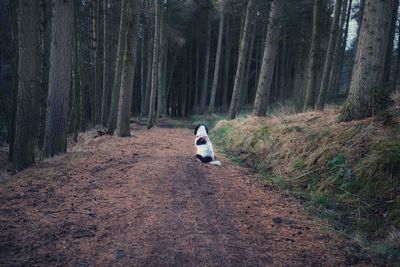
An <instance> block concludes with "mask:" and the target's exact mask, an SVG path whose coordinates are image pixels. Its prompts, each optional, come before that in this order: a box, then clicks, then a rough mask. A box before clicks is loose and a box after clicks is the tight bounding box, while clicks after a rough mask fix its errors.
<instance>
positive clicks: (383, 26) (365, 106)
mask: <svg viewBox="0 0 400 267" xmlns="http://www.w3.org/2000/svg"><path fill="white" fill-rule="evenodd" d="M394 2H395V1H394V0H387V1H375V0H365V6H364V15H363V23H362V24H361V30H360V38H359V41H358V42H359V43H358V47H357V54H356V58H355V64H354V68H353V74H352V78H351V82H350V92H349V96H348V98H347V101H346V103H345V105H344V106H343V108H342V111H341V114H340V116H339V119H340V120H341V121H350V120H354V119H363V118H366V117H369V116H371V115H373V114H376V112H378V111H379V110H380V109H382V108H385V107H386V104H387V103H386V100H387V99H385V98H386V95H385V94H386V92H384V90H383V71H384V62H385V55H386V51H385V50H386V48H387V43H388V40H389V34H390V27H389V26H390V23H391V15H392V12H389V14H388V10H390V11H391V10H393V6H394Z"/></svg>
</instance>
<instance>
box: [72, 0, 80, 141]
mask: <svg viewBox="0 0 400 267" xmlns="http://www.w3.org/2000/svg"><path fill="white" fill-rule="evenodd" d="M74 16H75V28H74V30H75V40H74V41H75V46H74V48H75V50H74V70H73V83H74V86H73V88H74V103H73V105H74V112H75V114H74V125H73V129H74V136H73V140H74V142H77V141H78V133H79V129H80V126H81V118H82V115H81V112H82V108H81V103H82V102H81V97H82V96H81V91H82V89H81V37H80V29H79V25H80V14H79V6H77V5H75V7H74Z"/></svg>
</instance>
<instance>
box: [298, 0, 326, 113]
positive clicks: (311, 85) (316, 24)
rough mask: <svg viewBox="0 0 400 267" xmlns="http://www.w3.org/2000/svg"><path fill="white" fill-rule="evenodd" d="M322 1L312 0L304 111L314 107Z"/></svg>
mask: <svg viewBox="0 0 400 267" xmlns="http://www.w3.org/2000/svg"><path fill="white" fill-rule="evenodd" d="M322 1H323V0H314V10H313V32H312V40H311V49H310V61H309V66H308V77H307V90H306V97H305V99H304V106H303V111H306V110H307V109H308V108H310V107H314V101H315V91H316V86H317V77H316V76H317V75H316V74H317V65H318V50H319V49H318V46H319V39H320V38H319V33H320V28H321V26H320V20H321V18H320V17H321V13H322V12H321V11H322Z"/></svg>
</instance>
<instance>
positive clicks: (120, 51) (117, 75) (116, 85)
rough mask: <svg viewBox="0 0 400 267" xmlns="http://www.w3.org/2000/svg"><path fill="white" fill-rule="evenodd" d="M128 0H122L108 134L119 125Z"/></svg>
mask: <svg viewBox="0 0 400 267" xmlns="http://www.w3.org/2000/svg"><path fill="white" fill-rule="evenodd" d="M127 1H128V0H122V2H121V19H120V25H119V34H118V48H117V58H116V62H115V72H114V82H113V89H112V94H111V104H110V116H109V118H108V124H107V128H108V133H110V134H113V133H114V130H115V127H116V125H117V113H118V102H119V91H120V88H121V73H122V66H123V58H124V52H125V43H126V30H127V27H128V25H127V21H128V15H127V9H126V5H127Z"/></svg>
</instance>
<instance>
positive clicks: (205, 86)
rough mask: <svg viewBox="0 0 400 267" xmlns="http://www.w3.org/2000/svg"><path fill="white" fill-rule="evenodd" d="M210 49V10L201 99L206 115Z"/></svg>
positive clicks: (208, 13)
mask: <svg viewBox="0 0 400 267" xmlns="http://www.w3.org/2000/svg"><path fill="white" fill-rule="evenodd" d="M210 48H211V15H210V10H208V9H207V37H206V54H205V58H206V59H205V62H204V69H203V70H204V72H203V86H202V88H201V97H200V113H201V114H204V111H205V108H206V101H207V92H208V73H209V69H210Z"/></svg>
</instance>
